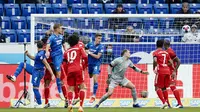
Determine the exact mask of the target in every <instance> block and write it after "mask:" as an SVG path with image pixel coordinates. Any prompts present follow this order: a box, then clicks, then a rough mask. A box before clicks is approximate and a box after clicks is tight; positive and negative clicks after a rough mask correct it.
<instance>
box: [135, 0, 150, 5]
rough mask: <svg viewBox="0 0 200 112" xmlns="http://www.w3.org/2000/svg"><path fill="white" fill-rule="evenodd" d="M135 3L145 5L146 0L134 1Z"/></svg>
mask: <svg viewBox="0 0 200 112" xmlns="http://www.w3.org/2000/svg"><path fill="white" fill-rule="evenodd" d="M136 3H137V4H143V3H145V4H147V3H148V0H136Z"/></svg>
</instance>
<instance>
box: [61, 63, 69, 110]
mask: <svg viewBox="0 0 200 112" xmlns="http://www.w3.org/2000/svg"><path fill="white" fill-rule="evenodd" d="M65 76H66V73H65V71H64V68H63V65H61V77H60V80H61V88H62V93H63V95H64V97H65V106H64V107H65V108H67V107H68V101H67V89H66V85H65V83H64V79H65Z"/></svg>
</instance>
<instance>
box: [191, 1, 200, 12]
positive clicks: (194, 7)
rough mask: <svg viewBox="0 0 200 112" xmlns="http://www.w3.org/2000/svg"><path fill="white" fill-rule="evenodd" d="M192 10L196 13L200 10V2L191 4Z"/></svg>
mask: <svg viewBox="0 0 200 112" xmlns="http://www.w3.org/2000/svg"><path fill="white" fill-rule="evenodd" d="M190 10H192V12H193V13H195V12H196V11H197V10H200V4H195V3H193V4H190Z"/></svg>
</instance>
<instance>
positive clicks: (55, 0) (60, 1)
mask: <svg viewBox="0 0 200 112" xmlns="http://www.w3.org/2000/svg"><path fill="white" fill-rule="evenodd" d="M49 1H50V3H51V4H55V3H62V0H49Z"/></svg>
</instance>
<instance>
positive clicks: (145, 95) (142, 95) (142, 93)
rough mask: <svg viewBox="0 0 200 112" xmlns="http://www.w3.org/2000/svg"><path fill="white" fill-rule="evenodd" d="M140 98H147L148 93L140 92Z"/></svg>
mask: <svg viewBox="0 0 200 112" xmlns="http://www.w3.org/2000/svg"><path fill="white" fill-rule="evenodd" d="M141 97H142V98H147V97H148V92H147V91H145V90H144V91H142V92H141Z"/></svg>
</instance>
